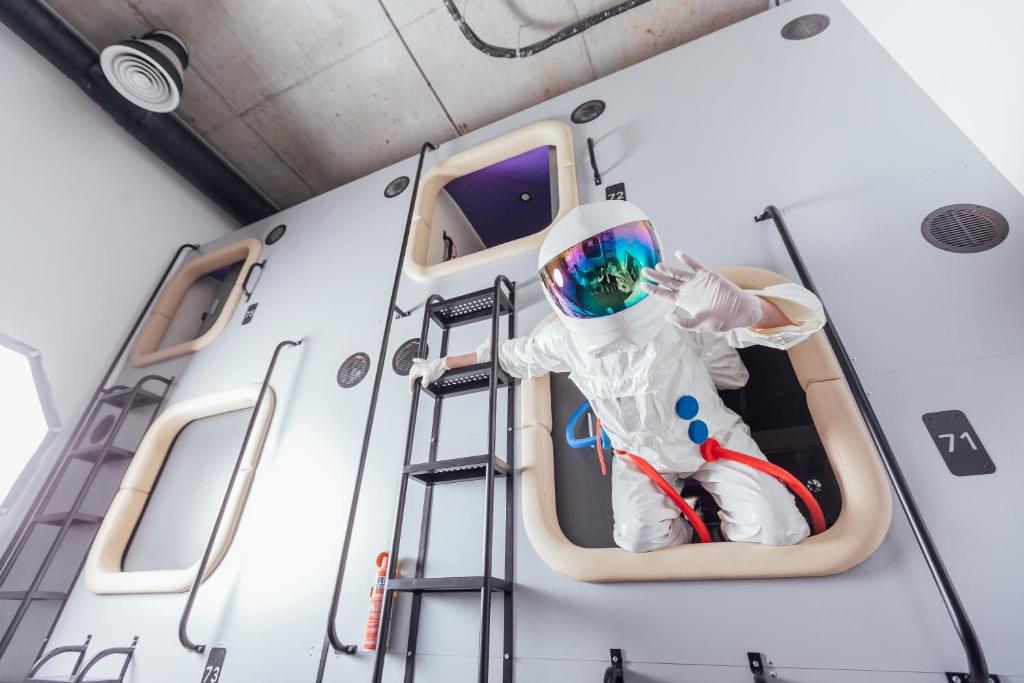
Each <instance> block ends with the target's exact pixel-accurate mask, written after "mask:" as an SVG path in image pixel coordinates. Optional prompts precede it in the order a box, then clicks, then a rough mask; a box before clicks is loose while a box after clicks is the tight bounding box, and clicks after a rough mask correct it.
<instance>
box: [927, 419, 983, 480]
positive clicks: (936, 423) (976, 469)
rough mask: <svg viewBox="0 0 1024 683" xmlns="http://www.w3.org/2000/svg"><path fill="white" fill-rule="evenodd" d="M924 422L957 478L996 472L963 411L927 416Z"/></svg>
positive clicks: (940, 453)
mask: <svg viewBox="0 0 1024 683" xmlns="http://www.w3.org/2000/svg"><path fill="white" fill-rule="evenodd" d="M921 419H922V420H923V421H924V426H925V427H926V428H927V429H928V433H929V434H931V435H932V441H934V442H935V447H936V448H938V449H939V455H941V456H942V459H943V460H944V461H945V463H946V467H948V468H949V471H950V472H952V473H953V474H955V475H956V476H958V477H970V476H973V475H976V474H992V473H993V472H995V471H996V466H995V463H993V462H992V458H990V457H989V455H988V451H986V450H985V446H983V445H982V443H981V439H980V438H978V433H977V432H976V431H974V427H972V426H971V423H970V422H969V421H968V420H967V416H966V415H964V414H963V412H961V411H959V410H943V411H940V412H938V413H925V414H924V415H922V416H921Z"/></svg>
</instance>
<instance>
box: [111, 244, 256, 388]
mask: <svg viewBox="0 0 1024 683" xmlns="http://www.w3.org/2000/svg"><path fill="white" fill-rule="evenodd" d="M262 251H263V243H262V242H261V241H259V240H258V239H256V238H254V237H250V238H248V239H244V240H240V241H238V242H235V243H234V244H231V245H228V246H226V247H224V248H223V249H218V250H217V251H215V252H213V253H212V254H206V255H205V256H200V257H199V258H197V259H196V260H194V261H192V262H190V263H188V264H186V265H185V267H183V268H182V269H181V270H179V271H178V272H177V273H175V274H174V277H173V278H171V281H170V282H169V283H167V286H166V287H164V290H163V291H162V292H160V296H159V297H158V298H157V300H156V303H155V304H153V309H152V310H151V311H150V312H149V315H148V316H147V317H146V322H145V323H144V324H143V325H142V330H141V331H140V332H139V336H138V337H136V338H135V344H134V346H133V347H132V355H131V362H132V365H134V366H135V367H137V368H141V367H145V366H147V365H152V364H153V363H159V362H161V361H165V360H168V359H170V358H177V357H178V356H184V355H185V354H187V353H192V352H194V351H198V350H199V349H201V348H203V347H205V346H207V345H208V344H209V343H210V342H212V341H213V340H214V339H216V338H217V335H218V334H220V333H221V332H223V331H224V328H225V327H227V325H228V322H229V321H230V320H231V316H232V315H234V312H235V308H236V307H237V306H238V302H239V300H240V299H241V298H242V287H243V286H244V285H245V276H246V274H247V273H248V272H249V269H250V268H251V267H252V264H254V263H255V262H256V261H257V260H258V259H259V257H260V254H261V253H262ZM243 260H244V263H243V264H242V270H241V271H239V273H238V277H237V278H236V279H235V284H234V286H233V287H232V288H231V293H230V294H229V295H228V298H227V300H226V301H225V302H224V305H223V306H222V307H221V309H220V314H219V315H218V316H217V320H215V321H214V323H213V325H211V326H210V329H208V330H207V331H206V332H204V333H203V334H201V335H199V336H198V337H196V338H195V339H191V340H189V341H186V342H182V343H180V344H175V345H174V346H169V347H167V348H166V349H161V348H159V346H160V342H161V341H162V340H163V338H164V335H165V334H166V333H167V328H168V327H170V325H171V320H172V319H173V318H174V313H175V311H177V310H178V306H180V305H181V302H182V300H183V299H184V298H185V293H186V292H187V291H188V288H189V287H191V286H192V283H193V282H195V281H196V280H198V279H199V278H201V277H203V276H204V275H206V274H207V273H212V272H214V271H215V270H217V269H218V268H223V267H224V266H227V265H230V264H232V263H237V262H238V261H243Z"/></svg>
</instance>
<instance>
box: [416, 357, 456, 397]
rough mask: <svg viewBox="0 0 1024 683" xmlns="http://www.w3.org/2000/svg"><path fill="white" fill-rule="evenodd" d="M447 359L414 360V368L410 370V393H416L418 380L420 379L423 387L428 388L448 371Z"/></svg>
mask: <svg viewBox="0 0 1024 683" xmlns="http://www.w3.org/2000/svg"><path fill="white" fill-rule="evenodd" d="M446 360H447V359H445V358H436V359H434V360H426V359H424V358H413V359H412V367H411V368H409V391H415V389H416V380H417V379H420V385H421V386H427V385H428V384H430V383H431V382H436V381H437V379H438V378H439V377H440V376H441V375H443V374H444V373H445V372H447V371H448V365H447V363H445V361H446Z"/></svg>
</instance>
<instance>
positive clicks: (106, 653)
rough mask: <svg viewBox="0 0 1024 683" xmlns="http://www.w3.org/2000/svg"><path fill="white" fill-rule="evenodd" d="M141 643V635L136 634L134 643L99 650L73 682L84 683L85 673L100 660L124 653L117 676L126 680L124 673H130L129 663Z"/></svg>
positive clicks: (118, 678) (121, 679)
mask: <svg viewBox="0 0 1024 683" xmlns="http://www.w3.org/2000/svg"><path fill="white" fill-rule="evenodd" d="M138 644H139V637H138V636H135V637H134V638H132V644H131V645H129V646H128V647H108V648H107V649H106V650H100V651H99V652H97V653H96V654H95V655H94V656H93V658H92V659H90V660H89V661H88V662H86V664H85V666H84V667H82V670H81V671H79V672H78V675H77V676H75V677H74V678H73V679H72V681H71V683H84V681H85V674H87V673H89V669H91V668H93V667H94V666H96V665H97V664H99V662H100V660H102V659H106V658H107V657H112V656H114V655H124V656H125V658H124V664H123V665H122V666H121V674H120V675H119V676H118V677H117V680H118V681H123V680H124V675H125V674H126V673H128V665H129V664H131V663H132V656H133V655H134V654H135V646H136V645H138Z"/></svg>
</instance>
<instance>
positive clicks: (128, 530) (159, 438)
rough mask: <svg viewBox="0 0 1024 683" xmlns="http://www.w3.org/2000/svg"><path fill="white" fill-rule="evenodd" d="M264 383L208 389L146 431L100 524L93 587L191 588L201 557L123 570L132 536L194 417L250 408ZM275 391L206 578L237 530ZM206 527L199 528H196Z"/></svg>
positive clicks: (92, 556)
mask: <svg viewBox="0 0 1024 683" xmlns="http://www.w3.org/2000/svg"><path fill="white" fill-rule="evenodd" d="M259 393H260V385H259V384H248V385H245V386H241V387H237V388H235V389H229V390H227V391H220V392H217V393H214V394H207V395H205V396H200V397H198V398H192V399H188V400H185V401H180V402H178V403H175V404H174V405H172V406H170V407H169V408H167V410H165V411H164V412H162V413H161V414H160V415H159V417H157V418H156V420H154V421H153V424H152V425H151V426H150V427H149V429H148V430H147V431H146V434H145V436H144V437H143V438H142V443H141V444H139V448H138V450H137V451H136V452H135V456H134V457H133V458H132V462H131V464H130V465H129V466H128V470H127V471H126V472H125V474H124V479H122V480H121V485H120V487H119V488H118V490H117V493H116V494H115V495H114V500H113V501H112V502H111V504H110V508H109V509H108V510H107V514H106V516H105V517H104V519H103V523H102V524H101V525H100V529H99V531H98V532H97V534H96V538H95V540H94V541H93V544H92V548H91V549H90V550H89V556H88V558H87V559H86V562H85V583H86V585H87V586H88V587H89V590H91V591H93V592H94V593H100V594H106V595H109V594H123V593H182V592H184V591H187V590H188V589H189V588H190V587H191V586H192V582H193V580H194V579H195V576H196V572H198V571H199V560H198V559H197V560H196V563H195V564H193V565H192V566H191V567H185V568H184V569H159V570H153V571H130V572H126V571H123V570H122V568H121V566H122V562H123V559H124V554H125V551H126V550H127V548H128V542H129V540H130V539H131V536H132V533H133V532H134V531H135V527H136V525H137V524H138V523H139V519H140V518H141V517H142V511H143V509H144V508H145V506H146V501H147V500H148V499H149V496H150V494H151V493H152V491H153V486H154V484H155V483H156V479H157V476H158V475H159V474H160V469H161V468H162V467H163V464H164V460H165V459H166V458H167V453H168V451H169V450H170V448H171V446H172V445H173V444H174V440H175V438H177V436H178V434H179V433H180V432H181V430H182V429H184V428H185V427H186V426H187V425H188V424H189V423H190V422H193V421H195V420H199V419H202V418H204V417H211V416H213V415H220V414H222V413H229V412H231V411H234V410H242V409H245V408H251V407H252V406H255V405H256V401H257V399H258V398H259ZM274 400H275V399H274V391H273V389H271V388H270V387H267V393H266V395H265V396H264V398H263V404H262V405H261V406H260V412H259V414H258V415H257V416H256V421H255V423H254V424H253V430H252V434H251V435H250V437H249V443H248V444H247V445H246V449H245V453H244V454H242V462H241V465H240V467H239V470H238V477H237V478H236V479H235V484H234V486H233V487H232V489H231V493H230V495H229V497H228V504H227V508H226V509H225V510H224V518H223V521H222V522H221V526H220V529H218V531H217V537H216V538H215V539H214V542H213V547H212V549H211V551H210V560H209V562H208V563H207V566H206V572H205V574H204V576H203V579H204V580H205V579H206V578H207V577H209V576H210V574H212V573H213V571H214V570H215V569H216V568H217V565H219V564H220V562H221V560H222V559H224V554H225V553H227V550H228V547H229V546H230V545H231V540H232V538H233V537H234V535H235V529H236V528H237V526H238V520H239V518H240V517H241V515H242V509H243V507H244V506H245V499H246V497H247V495H248V493H249V486H250V485H251V484H252V478H253V476H254V474H255V470H256V464H257V462H258V461H259V458H260V451H261V450H262V449H263V441H264V439H265V438H266V436H267V430H268V429H269V428H270V420H271V418H272V417H273V415H274ZM204 531H205V529H202V530H199V529H197V530H196V532H197V533H202V532H204Z"/></svg>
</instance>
